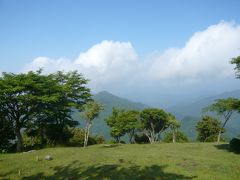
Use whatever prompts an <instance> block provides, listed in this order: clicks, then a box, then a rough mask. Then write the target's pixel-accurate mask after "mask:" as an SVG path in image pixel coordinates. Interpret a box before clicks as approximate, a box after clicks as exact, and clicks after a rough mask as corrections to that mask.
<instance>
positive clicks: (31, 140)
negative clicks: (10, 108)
mask: <svg viewBox="0 0 240 180" xmlns="http://www.w3.org/2000/svg"><path fill="white" fill-rule="evenodd" d="M22 137H23V147H24V150H25V151H28V150H32V149H39V148H41V147H42V145H43V143H42V141H41V138H40V137H37V136H28V135H27V134H26V133H24V134H23V136H22Z"/></svg>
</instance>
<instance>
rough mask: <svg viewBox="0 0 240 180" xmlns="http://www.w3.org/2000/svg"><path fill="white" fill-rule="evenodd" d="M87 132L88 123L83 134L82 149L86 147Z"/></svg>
mask: <svg viewBox="0 0 240 180" xmlns="http://www.w3.org/2000/svg"><path fill="white" fill-rule="evenodd" d="M87 131H88V123H87V124H86V127H85V132H84V145H83V147H84V148H86V147H87Z"/></svg>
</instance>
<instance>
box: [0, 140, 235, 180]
mask: <svg viewBox="0 0 240 180" xmlns="http://www.w3.org/2000/svg"><path fill="white" fill-rule="evenodd" d="M226 146H227V145H225V144H220V145H217V144H214V143H182V144H179V143H176V144H171V143H169V144H167V143H162V144H154V145H149V144H146V145H137V144H133V145H131V144H129V145H117V146H105V145H95V146H90V147H88V148H86V149H84V148H69V147H66V148H48V149H43V150H38V151H34V152H31V153H18V154H1V155H0V179H114V180H115V179H131V180H132V179H207V180H208V179H217V180H220V179H239V178H240V155H237V154H234V153H232V152H229V151H227V150H226V149H225V147H226ZM47 154H50V155H51V156H53V160H51V161H46V160H44V157H45V155H47ZM37 157H38V159H39V160H37ZM19 171H20V172H19Z"/></svg>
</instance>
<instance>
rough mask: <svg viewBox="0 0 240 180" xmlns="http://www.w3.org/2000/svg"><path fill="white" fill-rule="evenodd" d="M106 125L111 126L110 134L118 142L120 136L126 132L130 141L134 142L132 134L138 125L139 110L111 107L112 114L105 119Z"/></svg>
mask: <svg viewBox="0 0 240 180" xmlns="http://www.w3.org/2000/svg"><path fill="white" fill-rule="evenodd" d="M105 121H106V122H107V125H108V126H110V127H111V136H112V137H114V138H115V139H116V141H117V142H120V137H121V136H124V135H125V134H127V135H128V136H129V141H130V143H134V135H135V133H136V130H137V129H138V128H139V127H140V124H139V111H136V110H120V109H116V108H113V110H112V115H111V116H109V117H108V118H106V119H105Z"/></svg>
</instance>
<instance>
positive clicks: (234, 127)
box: [167, 90, 240, 139]
mask: <svg viewBox="0 0 240 180" xmlns="http://www.w3.org/2000/svg"><path fill="white" fill-rule="evenodd" d="M228 97H234V98H240V90H236V91H232V92H225V93H222V94H219V95H217V96H211V97H207V98H203V99H199V100H197V101H195V102H193V103H190V104H187V105H182V104H180V105H176V106H173V107H170V108H167V111H169V112H171V113H173V114H174V115H175V116H176V117H177V118H178V119H180V120H182V127H181V129H182V131H184V132H185V133H186V134H187V135H188V136H189V137H191V139H195V138H196V131H195V126H196V124H197V122H198V120H199V119H200V118H201V116H202V108H204V107H206V106H208V105H209V104H211V103H213V102H214V101H215V100H216V99H221V98H228ZM239 119H240V116H239V115H238V114H237V113H235V114H233V116H232V118H231V120H230V121H229V122H228V124H227V126H226V127H227V132H226V134H225V137H227V138H231V137H233V136H236V135H238V134H240V123H239Z"/></svg>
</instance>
